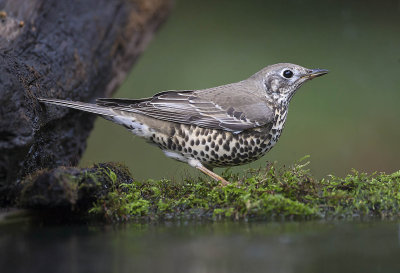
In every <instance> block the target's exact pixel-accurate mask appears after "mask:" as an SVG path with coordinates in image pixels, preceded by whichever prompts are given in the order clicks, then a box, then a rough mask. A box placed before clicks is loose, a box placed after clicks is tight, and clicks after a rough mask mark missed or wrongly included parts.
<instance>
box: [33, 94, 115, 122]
mask: <svg viewBox="0 0 400 273" xmlns="http://www.w3.org/2000/svg"><path fill="white" fill-rule="evenodd" d="M38 100H39V101H40V102H45V103H50V104H54V105H60V106H64V107H69V108H73V109H78V110H81V111H85V112H90V113H94V114H98V115H102V116H109V117H115V116H118V114H117V113H115V112H114V111H113V110H112V109H110V108H108V107H104V106H99V105H96V104H93V103H86V102H78V101H68V100H59V99H46V98H38Z"/></svg>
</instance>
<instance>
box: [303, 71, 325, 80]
mask: <svg viewBox="0 0 400 273" xmlns="http://www.w3.org/2000/svg"><path fill="white" fill-rule="evenodd" d="M328 72H329V71H328V70H326V69H310V70H309V71H308V73H307V75H305V76H304V77H305V78H307V79H309V80H311V79H314V78H316V77H319V76H322V75H325V74H326V73H328Z"/></svg>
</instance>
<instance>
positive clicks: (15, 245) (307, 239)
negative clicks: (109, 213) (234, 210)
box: [0, 221, 400, 273]
mask: <svg viewBox="0 0 400 273" xmlns="http://www.w3.org/2000/svg"><path fill="white" fill-rule="evenodd" d="M399 232H400V230H399V223H398V222H391V221H387V222H386V221H383V222H380V221H367V222H360V221H356V222H354V221H353V222H344V221H338V222H325V221H321V222H318V221H311V222H290V221H289V222H288V221H285V222H254V223H251V222H250V223H245V222H241V223H232V222H226V223H224V222H222V223H221V222H220V223H194V222H178V223H163V224H134V223H130V224H120V225H105V226H104V225H71V226H57V225H38V224H37V223H36V224H27V223H25V224H21V223H15V224H7V225H4V224H3V225H0V250H1V256H0V268H2V272H196V273H197V272H219V273H221V272H230V273H233V272H275V273H276V272H282V273H283V272H285V273H286V272H335V273H337V272H363V273H367V272H385V273H389V272H400V237H399V236H400V235H399Z"/></svg>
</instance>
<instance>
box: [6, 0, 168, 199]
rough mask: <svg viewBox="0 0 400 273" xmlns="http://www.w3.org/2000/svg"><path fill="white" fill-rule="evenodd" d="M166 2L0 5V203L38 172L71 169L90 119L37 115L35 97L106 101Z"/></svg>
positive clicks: (59, 112)
mask: <svg viewBox="0 0 400 273" xmlns="http://www.w3.org/2000/svg"><path fill="white" fill-rule="evenodd" d="M170 6H171V0H129V1H128V0H85V1H78V0H69V1H59V0H46V1H45V0H30V1H25V0H0V204H1V203H3V204H5V203H8V202H11V201H13V199H14V196H10V195H9V191H10V185H12V184H13V183H14V182H15V181H17V180H19V179H20V178H22V177H24V176H25V175H27V174H29V173H31V172H33V171H35V170H36V169H38V168H54V167H57V166H61V165H66V166H68V165H74V164H76V163H77V162H78V160H79V158H80V156H81V154H82V153H83V151H84V149H85V142H86V138H87V136H88V134H89V131H90V130H91V128H92V124H93V116H90V115H87V114H82V113H78V112H76V111H75V112H72V111H70V110H68V109H63V108H51V112H44V111H42V109H43V108H42V106H41V105H40V104H39V103H38V102H37V100H36V97H37V96H42V97H51V98H61V99H74V100H80V101H91V100H94V99H95V98H96V97H104V96H105V97H107V96H110V95H111V94H112V93H113V92H114V91H115V89H116V88H117V86H118V85H119V84H120V83H121V81H122V80H123V79H124V77H125V75H126V73H127V72H128V71H129V69H130V68H131V66H132V64H133V63H134V62H135V60H136V59H137V58H138V56H139V55H140V53H141V52H142V51H143V49H144V48H145V46H146V45H147V43H148V41H149V40H150V38H151V37H152V36H153V34H154V32H155V30H156V29H157V28H158V27H159V26H160V24H161V23H162V22H163V21H164V20H165V18H166V16H167V14H168V12H169V10H170Z"/></svg>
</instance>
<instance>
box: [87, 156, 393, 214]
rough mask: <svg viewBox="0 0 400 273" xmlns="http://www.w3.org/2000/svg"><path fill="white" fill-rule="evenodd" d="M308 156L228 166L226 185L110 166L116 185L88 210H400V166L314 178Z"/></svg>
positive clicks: (368, 212)
mask: <svg viewBox="0 0 400 273" xmlns="http://www.w3.org/2000/svg"><path fill="white" fill-rule="evenodd" d="M305 159H306V158H304V159H302V160H300V161H299V162H297V163H295V164H294V165H293V166H291V167H281V168H279V167H277V164H275V163H274V164H268V165H267V166H266V167H265V168H261V169H257V170H255V169H250V170H248V171H246V172H245V173H240V174H239V173H234V172H230V171H229V170H228V171H226V172H225V173H224V174H223V176H224V177H225V178H226V179H227V180H228V181H230V182H231V184H230V185H228V186H225V187H221V186H220V185H219V184H218V182H214V181H210V180H208V179H206V178H204V177H199V178H198V179H194V180H192V179H190V180H186V181H185V182H184V183H183V184H174V183H172V182H170V181H168V180H160V181H152V180H149V181H146V182H140V181H135V180H132V181H130V182H129V183H126V182H124V181H126V179H125V180H123V181H120V180H119V179H118V177H119V176H118V175H116V172H115V171H114V170H113V169H111V168H107V169H106V170H107V172H108V174H107V177H108V178H109V179H110V181H109V182H110V185H111V190H110V191H108V192H107V194H104V195H102V196H100V197H99V198H98V199H97V200H96V201H94V203H93V207H92V208H90V209H89V211H88V213H89V214H90V215H97V216H100V217H101V218H103V219H106V220H108V221H124V220H132V219H134V220H150V221H152V220H155V221H160V220H179V219H207V220H220V219H227V218H228V219H233V220H250V219H282V218H285V219H291V218H296V219H317V218H323V219H331V218H360V217H379V218H397V217H399V216H400V171H398V172H395V173H393V174H384V173H379V174H377V173H376V174H371V175H368V174H365V173H359V172H357V171H353V172H352V173H351V174H349V175H347V176H346V177H344V178H340V177H335V176H332V175H330V176H328V177H327V178H324V179H315V178H314V177H313V176H312V175H311V173H310V171H309V170H308V169H307V165H308V162H305ZM116 167H118V166H117V165H116ZM118 172H120V171H118V170H117V173H118ZM124 172H126V170H125V169H124Z"/></svg>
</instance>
